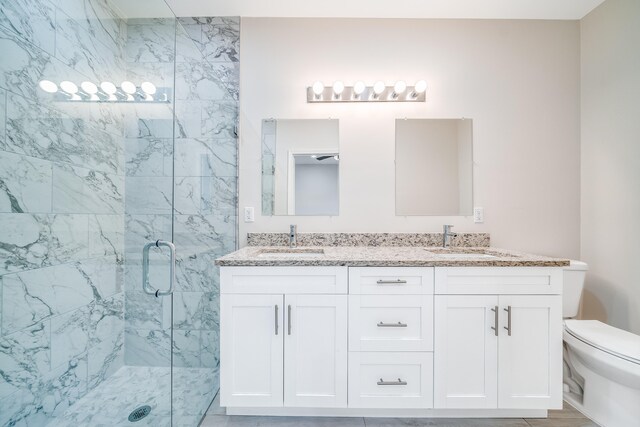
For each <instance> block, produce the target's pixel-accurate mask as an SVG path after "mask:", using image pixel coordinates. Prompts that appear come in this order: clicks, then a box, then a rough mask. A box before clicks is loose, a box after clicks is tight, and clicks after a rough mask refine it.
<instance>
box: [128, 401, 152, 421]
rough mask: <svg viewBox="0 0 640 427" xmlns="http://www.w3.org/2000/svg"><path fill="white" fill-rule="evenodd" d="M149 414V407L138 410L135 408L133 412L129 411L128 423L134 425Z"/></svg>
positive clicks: (141, 407)
mask: <svg viewBox="0 0 640 427" xmlns="http://www.w3.org/2000/svg"><path fill="white" fill-rule="evenodd" d="M149 412H151V406H149V405H144V406H140V407H139V408H136V409H134V410H133V411H131V413H130V414H129V421H130V422H132V423H135V422H136V421H140V420H141V419H143V418H144V417H146V416H147V415H149Z"/></svg>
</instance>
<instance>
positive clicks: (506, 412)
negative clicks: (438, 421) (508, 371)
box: [226, 407, 547, 418]
mask: <svg viewBox="0 0 640 427" xmlns="http://www.w3.org/2000/svg"><path fill="white" fill-rule="evenodd" d="M226 412H227V415H255V416H297V417H371V418H377V417H385V418H386V417H389V418H547V410H546V409H380V408H362V409H360V408H267V407H265V408H255V407H254V408H245V407H228V408H226Z"/></svg>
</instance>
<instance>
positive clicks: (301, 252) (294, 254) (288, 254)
mask: <svg viewBox="0 0 640 427" xmlns="http://www.w3.org/2000/svg"><path fill="white" fill-rule="evenodd" d="M258 256H259V257H263V258H317V257H321V256H324V249H309V248H299V249H298V248H274V249H262V250H261V251H260V253H259V254H258Z"/></svg>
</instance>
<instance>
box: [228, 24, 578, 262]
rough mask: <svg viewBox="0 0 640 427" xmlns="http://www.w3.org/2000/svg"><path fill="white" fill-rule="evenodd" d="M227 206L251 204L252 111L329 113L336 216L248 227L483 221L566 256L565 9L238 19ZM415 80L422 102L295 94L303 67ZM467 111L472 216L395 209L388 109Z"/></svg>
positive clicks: (571, 132)
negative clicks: (234, 189)
mask: <svg viewBox="0 0 640 427" xmlns="http://www.w3.org/2000/svg"><path fill="white" fill-rule="evenodd" d="M241 46H242V48H241V62H242V71H241V90H240V94H241V99H240V105H241V111H240V124H241V129H240V131H241V139H240V201H239V203H240V208H241V209H242V208H243V207H244V206H255V207H256V212H260V208H259V207H260V191H261V189H260V124H261V120H262V119H264V118H268V117H281V118H285V117H286V118H327V117H332V118H337V119H339V120H340V159H341V161H340V185H341V188H340V215H339V216H337V217H331V218H329V217H304V218H303V217H283V216H280V217H262V216H260V215H256V221H255V223H249V224H246V223H241V224H240V237H241V244H243V245H244V242H245V241H246V235H245V233H246V232H249V231H282V232H286V231H287V230H288V225H289V224H291V223H297V224H298V226H299V230H300V231H301V232H305V231H354V232H358V231H360V232H364V231H387V232H402V231H440V230H441V229H442V224H445V223H450V224H454V225H455V226H456V230H458V231H488V232H490V233H491V236H492V240H493V244H494V245H495V246H499V247H507V248H512V249H520V250H525V251H531V252H536V253H542V254H548V255H560V256H568V257H577V256H578V255H579V193H580V174H579V160H580V159H579V130H580V125H579V117H580V112H579V24H578V22H577V21H522V20H520V21H510V20H498V21H492V20H464V21H461V20H395V19H388V20H367V19H361V20H349V19H325V20H323V19H269V18H244V19H243V20H242V31H241ZM336 79H342V80H344V81H345V82H347V83H352V82H354V81H355V80H359V79H363V80H364V81H366V82H368V83H372V82H373V81H375V80H377V79H381V80H384V81H386V82H388V83H392V82H394V81H395V80H396V79H404V80H406V81H407V82H408V83H409V84H413V82H415V81H417V80H419V79H425V80H427V82H428V83H429V85H430V88H429V89H428V93H427V102H426V103H398V104H390V103H371V104H307V103H306V93H305V88H306V86H308V85H311V84H312V83H313V82H314V81H315V80H322V81H324V82H325V83H330V82H332V81H334V80H336ZM403 117H409V118H459V117H468V118H472V119H473V125H474V129H473V133H474V159H475V174H474V187H475V204H476V206H482V207H484V208H485V223H484V224H474V223H473V219H472V217H397V216H395V206H394V196H395V195H394V188H395V182H394V170H395V168H394V163H393V155H394V135H395V129H394V122H395V119H396V118H403Z"/></svg>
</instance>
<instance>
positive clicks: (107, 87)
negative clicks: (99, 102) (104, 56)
mask: <svg viewBox="0 0 640 427" xmlns="http://www.w3.org/2000/svg"><path fill="white" fill-rule="evenodd" d="M100 89H102V91H103V92H104V93H106V94H107V95H109V101H117V100H118V98H116V91H117V90H118V88H117V87H116V85H114V84H113V83H111V82H102V83H100Z"/></svg>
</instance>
